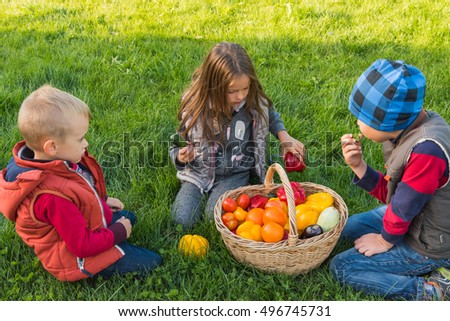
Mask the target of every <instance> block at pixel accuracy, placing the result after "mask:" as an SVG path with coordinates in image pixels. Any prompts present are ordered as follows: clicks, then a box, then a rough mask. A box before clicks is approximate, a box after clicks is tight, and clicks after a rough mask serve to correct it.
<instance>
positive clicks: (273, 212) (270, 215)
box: [263, 207, 287, 226]
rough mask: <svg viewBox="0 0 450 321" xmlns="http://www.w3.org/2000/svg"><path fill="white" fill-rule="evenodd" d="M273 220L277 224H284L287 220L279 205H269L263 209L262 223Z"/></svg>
mask: <svg viewBox="0 0 450 321" xmlns="http://www.w3.org/2000/svg"><path fill="white" fill-rule="evenodd" d="M269 222H275V223H277V224H278V225H281V226H284V225H285V224H286V222H287V214H286V212H284V211H283V210H282V209H281V208H279V207H269V208H268V209H266V210H264V214H263V223H264V224H267V223H269Z"/></svg>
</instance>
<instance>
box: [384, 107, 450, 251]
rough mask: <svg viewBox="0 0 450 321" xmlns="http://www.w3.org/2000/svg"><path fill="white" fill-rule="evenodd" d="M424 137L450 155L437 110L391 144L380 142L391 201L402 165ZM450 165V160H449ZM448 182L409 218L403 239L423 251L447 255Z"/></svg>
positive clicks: (448, 135) (449, 132)
mask: <svg viewBox="0 0 450 321" xmlns="http://www.w3.org/2000/svg"><path fill="white" fill-rule="evenodd" d="M425 140H431V141H433V142H435V143H436V144H438V145H439V146H440V147H441V149H442V150H443V151H444V153H445V155H446V156H447V160H449V159H450V127H449V125H448V124H447V123H446V122H445V120H444V119H443V118H442V117H441V116H439V115H438V114H437V113H434V112H430V111H428V112H427V113H426V116H425V117H424V119H423V120H419V119H418V120H416V121H415V122H414V123H413V124H412V125H411V126H410V127H408V129H406V130H405V132H404V133H403V135H402V137H401V138H400V139H399V141H398V142H397V143H396V144H395V145H394V144H392V143H391V142H390V141H387V142H385V143H383V154H384V159H385V163H386V168H387V174H388V177H389V181H388V186H387V187H388V194H387V198H386V203H389V202H390V199H391V197H392V195H393V194H394V193H395V189H396V188H397V185H398V183H399V182H400V181H401V178H402V176H403V172H404V170H405V166H406V165H407V163H408V160H409V157H410V155H411V151H412V149H413V148H414V146H415V145H417V144H418V143H420V142H423V141H425ZM449 165H450V164H449ZM449 209H450V184H449V181H447V182H446V183H445V184H444V185H443V186H442V187H440V188H439V189H437V190H436V191H435V193H434V195H433V198H432V199H431V200H430V201H429V202H428V203H427V204H426V205H425V206H424V207H423V209H422V211H421V212H420V213H419V214H418V215H417V216H416V217H415V218H414V219H413V220H412V222H411V225H410V226H409V230H408V233H407V234H406V235H405V240H406V242H408V244H409V245H410V246H411V247H412V248H413V249H414V250H416V251H417V252H419V253H420V254H422V255H425V256H428V257H431V258H435V259H442V258H449V257H450V215H449Z"/></svg>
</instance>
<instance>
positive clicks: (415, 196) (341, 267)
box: [330, 59, 450, 300]
mask: <svg viewBox="0 0 450 321" xmlns="http://www.w3.org/2000/svg"><path fill="white" fill-rule="evenodd" d="M425 84H426V82H425V77H424V75H423V74H422V72H421V71H420V70H419V69H417V68H416V67H414V66H411V65H407V64H406V63H405V62H404V61H401V60H396V61H392V60H386V59H380V60H377V61H376V62H375V63H373V64H372V65H371V66H370V67H369V68H368V69H367V70H366V71H365V72H364V73H363V74H362V75H361V76H360V77H359V79H358V80H357V82H356V84H355V86H354V88H353V91H352V94H351V95H350V103H349V110H350V112H351V113H352V114H353V115H354V116H355V117H356V118H357V119H358V120H357V124H358V126H359V129H360V131H361V133H362V135H361V134H360V135H359V136H361V137H353V136H352V135H351V134H345V135H343V136H342V138H341V143H342V152H343V155H344V159H345V162H346V163H347V164H348V165H349V166H350V168H351V169H352V171H353V172H354V174H355V177H354V179H353V183H354V184H355V185H357V186H359V187H361V188H363V189H365V190H366V191H367V192H369V193H370V195H372V196H374V197H375V198H377V199H378V200H379V201H380V202H382V203H384V204H386V205H382V206H380V207H377V208H375V209H373V210H370V211H368V212H365V213H360V214H356V215H352V216H350V217H349V220H348V221H347V224H346V226H345V227H344V230H343V231H342V237H343V238H349V239H351V240H354V244H355V246H354V247H353V248H351V249H349V250H347V251H345V252H343V253H340V254H338V255H337V256H335V257H334V258H333V260H332V261H331V262H330V269H331V272H332V273H333V275H334V276H335V278H336V279H337V280H338V281H339V283H340V284H346V285H349V286H351V287H353V288H354V289H356V290H358V291H363V292H366V293H368V294H376V295H379V296H383V297H385V298H387V299H402V300H433V299H435V300H444V299H445V300H448V299H449V297H450V272H449V270H448V269H447V268H448V267H450V215H448V211H449V208H450V177H449V167H450V166H449V162H450V158H449V155H450V126H449V125H448V124H447V122H446V121H445V120H444V119H443V118H442V117H441V116H439V115H438V114H437V113H435V112H432V111H425V110H424V109H423V101H424V96H425ZM362 136H364V137H366V138H368V139H370V140H372V141H373V142H377V143H382V148H383V156H384V161H385V167H386V174H383V173H381V172H380V171H376V170H374V169H372V168H371V167H370V166H368V165H367V164H366V162H365V161H364V159H363V154H362V146H361V142H359V141H358V140H359V139H358V138H362ZM429 273H430V274H429ZM428 274H429V275H428Z"/></svg>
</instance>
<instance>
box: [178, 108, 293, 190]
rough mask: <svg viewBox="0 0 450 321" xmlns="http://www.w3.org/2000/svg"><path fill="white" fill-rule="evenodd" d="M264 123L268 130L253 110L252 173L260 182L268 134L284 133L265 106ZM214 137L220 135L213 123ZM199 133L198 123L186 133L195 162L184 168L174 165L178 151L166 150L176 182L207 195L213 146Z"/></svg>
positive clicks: (212, 169)
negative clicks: (215, 134) (197, 189)
mask: <svg viewBox="0 0 450 321" xmlns="http://www.w3.org/2000/svg"><path fill="white" fill-rule="evenodd" d="M262 109H263V112H264V115H265V119H268V120H269V126H267V124H266V121H265V119H264V118H263V117H261V116H260V115H259V114H258V113H257V112H256V111H255V110H251V111H250V113H251V115H252V117H253V126H252V128H253V131H252V134H251V140H252V141H253V142H254V158H255V167H254V170H255V172H256V174H257V175H258V177H259V178H260V180H261V182H262V181H263V180H264V177H265V174H266V169H267V165H266V158H267V140H268V134H269V131H270V132H271V133H272V134H273V135H275V136H276V135H277V133H278V132H279V131H282V130H286V128H285V127H284V123H283V121H282V120H281V117H280V114H279V113H278V112H276V111H275V110H274V109H273V108H269V107H268V106H266V105H263V106H262ZM213 126H214V129H215V133H220V130H221V129H220V127H219V126H218V124H217V123H214V124H213ZM202 134H203V130H202V126H201V124H200V123H197V124H196V125H195V126H194V127H193V129H192V130H191V132H190V133H189V141H190V142H191V143H193V144H194V146H195V150H196V157H195V160H194V161H193V162H191V163H188V164H181V163H180V162H178V161H177V155H178V151H179V148H178V147H177V146H175V145H172V146H171V147H170V149H169V154H170V158H171V159H172V162H173V163H174V165H175V167H176V168H177V170H178V172H177V178H178V179H179V180H180V181H182V182H184V181H186V182H190V183H192V184H195V185H196V186H197V187H198V188H199V189H200V190H201V192H202V193H206V192H208V191H209V190H210V189H211V188H212V186H213V184H214V180H215V177H216V172H215V159H216V150H217V146H216V144H217V143H216V142H206V141H205V140H204V139H203V138H202Z"/></svg>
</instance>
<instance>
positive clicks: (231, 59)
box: [178, 42, 272, 140]
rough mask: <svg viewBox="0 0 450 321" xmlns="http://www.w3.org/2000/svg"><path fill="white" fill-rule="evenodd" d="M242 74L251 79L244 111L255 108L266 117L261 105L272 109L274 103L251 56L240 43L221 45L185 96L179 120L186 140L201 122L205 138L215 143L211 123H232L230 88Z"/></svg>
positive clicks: (210, 53) (206, 59) (194, 78)
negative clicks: (229, 103)
mask: <svg viewBox="0 0 450 321" xmlns="http://www.w3.org/2000/svg"><path fill="white" fill-rule="evenodd" d="M242 75H246V76H248V77H249V78H250V84H249V91H248V96H247V103H246V105H245V108H246V109H247V110H249V109H255V110H256V111H257V112H258V113H259V114H260V115H261V116H262V117H263V119H264V118H265V117H264V113H263V110H262V107H261V105H260V104H261V102H262V101H264V102H267V104H268V106H269V107H272V101H271V100H270V98H269V97H267V95H266V93H265V92H264V90H263V88H262V86H261V83H260V82H259V79H258V77H257V76H256V72H255V68H254V66H253V63H252V61H251V59H250V57H249V55H248V54H247V52H246V51H245V49H244V48H243V47H242V46H241V45H239V44H236V43H230V42H221V43H218V44H216V45H215V46H214V47H213V48H212V49H211V51H210V52H209V53H208V55H207V56H206V58H205V60H204V61H203V63H202V65H201V66H200V67H198V68H197V70H196V71H195V72H194V74H193V76H192V82H191V84H190V86H189V88H188V89H187V90H186V92H185V93H184V95H183V97H182V101H181V106H180V109H179V110H178V119H179V120H180V121H181V124H180V126H179V130H181V131H182V135H183V136H184V137H186V136H187V134H188V133H189V131H190V130H191V129H192V127H193V126H195V125H196V123H197V122H200V124H201V125H202V128H203V129H204V132H203V138H204V139H207V140H215V134H214V129H213V128H212V124H213V122H214V121H216V122H217V123H218V124H219V125H223V124H225V123H226V122H228V121H230V120H231V118H232V110H231V109H230V108H229V107H227V104H228V101H227V93H228V87H229V85H230V83H231V81H232V80H233V77H238V76H242ZM185 115H186V116H185ZM188 120H189V124H188ZM265 121H266V122H267V121H268V120H267V119H265Z"/></svg>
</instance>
